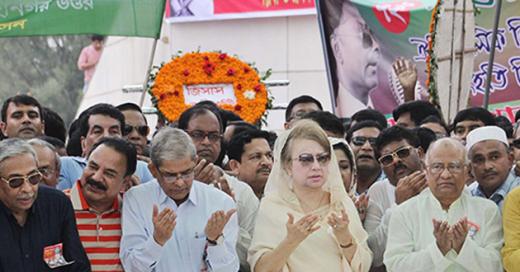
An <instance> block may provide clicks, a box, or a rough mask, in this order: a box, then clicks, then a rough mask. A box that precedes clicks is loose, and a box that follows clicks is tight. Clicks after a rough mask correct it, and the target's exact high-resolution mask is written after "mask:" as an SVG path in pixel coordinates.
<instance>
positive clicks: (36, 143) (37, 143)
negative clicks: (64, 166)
mask: <svg viewBox="0 0 520 272" xmlns="http://www.w3.org/2000/svg"><path fill="white" fill-rule="evenodd" d="M27 143H28V144H30V145H32V146H41V147H46V148H48V149H50V150H51V151H52V152H53V153H54V163H55V166H56V171H59V170H60V167H61V161H60V155H58V151H57V150H56V147H55V146H53V145H52V144H51V143H49V142H47V141H45V140H42V139H38V138H32V139H30V140H28V141H27Z"/></svg>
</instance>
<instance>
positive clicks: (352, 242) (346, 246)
mask: <svg viewBox="0 0 520 272" xmlns="http://www.w3.org/2000/svg"><path fill="white" fill-rule="evenodd" d="M353 245H354V241H350V243H348V244H346V245H342V244H339V247H341V248H349V247H351V246H353Z"/></svg>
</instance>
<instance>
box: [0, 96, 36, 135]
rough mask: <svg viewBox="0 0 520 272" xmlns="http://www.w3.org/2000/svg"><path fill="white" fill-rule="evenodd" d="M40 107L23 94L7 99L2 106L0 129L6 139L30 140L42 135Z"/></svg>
mask: <svg viewBox="0 0 520 272" xmlns="http://www.w3.org/2000/svg"><path fill="white" fill-rule="evenodd" d="M44 125H45V124H44V121H43V117H42V106H41V105H40V103H39V102H38V100H36V99H35V98H34V97H32V96H28V95H25V94H20V95H15V96H12V97H9V98H8V99H6V100H5V101H4V104H3V105H2V121H1V122H0V129H1V130H2V134H3V135H4V136H5V137H6V138H22V139H31V138H35V137H38V136H41V135H43V131H44Z"/></svg>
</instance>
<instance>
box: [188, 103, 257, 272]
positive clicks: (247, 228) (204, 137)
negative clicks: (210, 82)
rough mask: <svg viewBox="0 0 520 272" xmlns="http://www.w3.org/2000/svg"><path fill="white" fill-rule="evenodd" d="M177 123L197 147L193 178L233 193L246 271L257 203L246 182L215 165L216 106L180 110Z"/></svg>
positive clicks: (218, 149)
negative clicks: (227, 173)
mask: <svg viewBox="0 0 520 272" xmlns="http://www.w3.org/2000/svg"><path fill="white" fill-rule="evenodd" d="M178 127H179V128H180V129H182V130H184V131H186V133H188V134H189V136H190V137H191V140H192V141H193V144H194V145H195V148H196V150H197V155H198V160H197V164H196V166H195V168H194V173H195V179H196V180H198V181H200V182H203V183H206V184H213V185H215V187H217V188H219V189H222V190H224V191H225V192H227V193H228V194H229V195H231V196H233V198H234V200H235V201H236V204H237V215H238V224H239V226H240V236H239V239H238V244H237V249H238V253H239V257H240V262H241V264H242V265H241V270H244V271H248V270H249V269H248V267H249V265H248V264H247V256H246V255H247V249H248V248H249V244H250V243H251V237H252V236H253V229H254V226H255V217H256V211H257V210H258V206H259V204H260V203H259V201H258V199H257V198H256V197H255V194H254V192H253V190H252V189H251V187H250V186H249V185H248V184H246V183H245V182H242V181H240V180H238V179H236V178H234V177H231V176H229V175H226V174H224V171H222V169H220V167H218V166H217V165H218V161H219V157H221V153H222V133H223V131H224V128H223V122H222V118H221V115H220V113H219V112H218V109H217V108H212V107H211V106H208V105H200V104H199V105H195V106H194V107H192V108H190V109H188V110H186V111H185V112H183V113H182V114H181V116H180V117H179V125H178Z"/></svg>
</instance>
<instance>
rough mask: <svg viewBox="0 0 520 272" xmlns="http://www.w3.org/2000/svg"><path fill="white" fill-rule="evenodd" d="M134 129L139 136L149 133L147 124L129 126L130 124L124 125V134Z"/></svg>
mask: <svg viewBox="0 0 520 272" xmlns="http://www.w3.org/2000/svg"><path fill="white" fill-rule="evenodd" d="M134 129H135V130H136V131H137V133H139V135H141V136H144V137H146V136H148V133H150V128H149V127H148V126H147V125H144V126H131V125H125V135H128V134H130V133H132V131H133V130H134Z"/></svg>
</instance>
